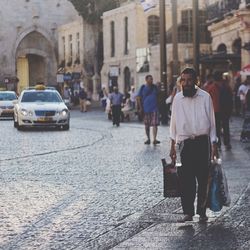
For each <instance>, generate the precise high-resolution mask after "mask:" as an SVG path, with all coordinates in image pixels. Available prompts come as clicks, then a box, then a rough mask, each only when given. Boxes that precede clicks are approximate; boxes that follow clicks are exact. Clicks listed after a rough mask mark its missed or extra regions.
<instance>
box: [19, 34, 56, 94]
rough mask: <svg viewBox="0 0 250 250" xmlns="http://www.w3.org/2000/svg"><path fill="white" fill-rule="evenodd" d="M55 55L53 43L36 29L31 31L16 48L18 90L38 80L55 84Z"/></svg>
mask: <svg viewBox="0 0 250 250" xmlns="http://www.w3.org/2000/svg"><path fill="white" fill-rule="evenodd" d="M56 67H57V62H56V57H55V52H54V50H53V45H52V44H51V43H50V42H49V40H48V39H47V38H46V37H45V36H44V35H43V34H41V33H40V32H38V31H31V32H30V33H28V34H27V35H26V36H24V37H23V39H22V40H21V41H20V42H19V44H18V46H17V49H16V71H17V77H18V79H19V84H18V85H19V86H18V92H21V91H22V89H24V88H25V87H28V86H33V85H35V84H37V83H38V82H44V83H45V84H48V85H56V73H55V72H56Z"/></svg>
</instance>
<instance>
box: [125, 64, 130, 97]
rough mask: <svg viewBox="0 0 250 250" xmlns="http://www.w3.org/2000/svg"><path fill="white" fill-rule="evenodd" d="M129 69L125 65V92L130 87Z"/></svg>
mask: <svg viewBox="0 0 250 250" xmlns="http://www.w3.org/2000/svg"><path fill="white" fill-rule="evenodd" d="M130 75H131V74H130V69H129V67H125V69H124V93H127V92H129V91H130V88H131V82H130Z"/></svg>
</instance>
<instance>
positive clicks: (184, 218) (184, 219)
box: [178, 214, 193, 223]
mask: <svg viewBox="0 0 250 250" xmlns="http://www.w3.org/2000/svg"><path fill="white" fill-rule="evenodd" d="M186 221H193V216H192V215H188V214H186V215H184V217H183V218H182V219H180V220H178V222H180V223H184V222H186Z"/></svg>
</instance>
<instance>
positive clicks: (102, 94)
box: [99, 87, 108, 110]
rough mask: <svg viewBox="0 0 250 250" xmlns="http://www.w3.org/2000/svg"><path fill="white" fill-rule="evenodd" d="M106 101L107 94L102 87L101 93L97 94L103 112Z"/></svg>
mask: <svg viewBox="0 0 250 250" xmlns="http://www.w3.org/2000/svg"><path fill="white" fill-rule="evenodd" d="M107 99H108V93H107V91H106V89H105V87H102V89H101V91H100V92H99V100H100V101H101V106H102V108H103V110H105V109H106V105H107Z"/></svg>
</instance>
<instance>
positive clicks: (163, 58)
mask: <svg viewBox="0 0 250 250" xmlns="http://www.w3.org/2000/svg"><path fill="white" fill-rule="evenodd" d="M159 8H160V59H161V62H160V65H161V66H160V68H161V83H162V84H163V85H164V88H165V91H166V92H167V51H166V22H165V19H166V18H165V0H159Z"/></svg>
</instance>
